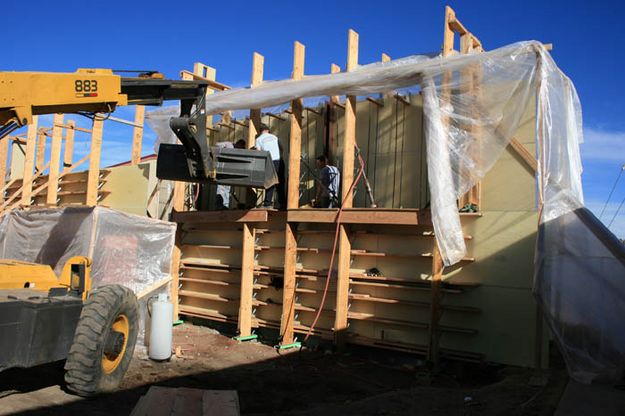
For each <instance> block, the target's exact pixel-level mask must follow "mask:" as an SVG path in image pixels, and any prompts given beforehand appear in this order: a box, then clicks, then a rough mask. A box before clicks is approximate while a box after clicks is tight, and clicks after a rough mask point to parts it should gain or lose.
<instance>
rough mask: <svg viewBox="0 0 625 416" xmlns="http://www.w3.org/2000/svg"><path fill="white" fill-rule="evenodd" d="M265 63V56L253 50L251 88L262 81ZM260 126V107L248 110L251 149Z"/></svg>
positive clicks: (248, 133) (248, 143)
mask: <svg viewBox="0 0 625 416" xmlns="http://www.w3.org/2000/svg"><path fill="white" fill-rule="evenodd" d="M264 65H265V58H264V57H263V56H262V55H261V54H259V53H257V52H254V57H253V62H252V84H251V86H252V88H253V87H254V86H256V85H259V84H261V83H262V82H263V70H264ZM259 126H260V109H259V108H257V109H252V110H250V123H249V127H248V130H247V148H248V149H253V148H254V146H256V134H258V131H259Z"/></svg>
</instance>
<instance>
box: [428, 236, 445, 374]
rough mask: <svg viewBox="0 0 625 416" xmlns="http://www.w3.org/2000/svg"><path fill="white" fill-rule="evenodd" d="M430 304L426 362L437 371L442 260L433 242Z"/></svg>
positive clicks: (436, 245)
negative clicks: (431, 364)
mask: <svg viewBox="0 0 625 416" xmlns="http://www.w3.org/2000/svg"><path fill="white" fill-rule="evenodd" d="M432 254H433V258H432V282H431V284H432V303H431V304H430V326H429V328H428V330H429V331H428V332H429V345H428V360H429V361H430V362H431V363H433V364H434V369H435V370H437V367H438V359H439V341H440V329H439V322H440V319H441V298H442V291H441V289H442V287H441V286H442V282H443V259H442V258H441V253H440V251H439V250H438V244H437V243H436V240H434V248H433V251H432Z"/></svg>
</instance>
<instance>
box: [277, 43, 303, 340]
mask: <svg viewBox="0 0 625 416" xmlns="http://www.w3.org/2000/svg"><path fill="white" fill-rule="evenodd" d="M304 54H305V48H304V45H302V44H301V43H299V42H295V45H294V50H293V73H292V75H291V78H292V79H294V80H298V79H302V78H303V77H304ZM302 108H303V101H302V99H301V98H297V99H295V100H293V101H292V102H291V114H290V115H289V119H290V122H291V131H290V134H289V164H288V169H289V174H288V182H287V184H288V186H287V208H288V209H297V208H299V180H300V179H299V175H300V156H301V153H302ZM296 231H297V225H296V224H288V223H287V224H286V227H285V244H284V247H285V248H284V288H283V290H282V294H283V296H282V317H281V320H280V334H281V336H282V339H281V342H282V344H283V345H289V344H292V343H293V341H294V338H293V326H294V320H295V286H296V283H297V282H296V274H295V273H296V268H297V239H296Z"/></svg>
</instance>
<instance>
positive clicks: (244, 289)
mask: <svg viewBox="0 0 625 416" xmlns="http://www.w3.org/2000/svg"><path fill="white" fill-rule="evenodd" d="M254 241H255V230H254V228H253V226H252V225H250V224H243V241H242V244H241V252H242V258H241V292H240V297H239V299H240V303H239V321H238V326H239V336H241V337H248V336H250V335H252V301H253V297H254V256H255V253H254Z"/></svg>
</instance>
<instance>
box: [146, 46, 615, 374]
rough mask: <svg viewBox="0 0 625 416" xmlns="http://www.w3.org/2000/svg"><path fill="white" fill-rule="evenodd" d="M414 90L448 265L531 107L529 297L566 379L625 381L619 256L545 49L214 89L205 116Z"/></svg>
mask: <svg viewBox="0 0 625 416" xmlns="http://www.w3.org/2000/svg"><path fill="white" fill-rule="evenodd" d="M476 75H477V76H476ZM412 86H421V88H422V90H423V95H424V116H425V126H426V142H427V163H428V172H429V175H428V180H429V186H430V193H431V208H432V222H433V224H434V229H435V234H436V236H437V242H438V245H439V249H440V252H441V256H442V258H443V261H444V263H445V265H447V266H449V265H452V264H455V263H457V262H458V261H460V260H461V259H462V257H463V256H464V255H465V252H466V247H465V242H464V238H463V234H462V228H461V223H460V218H459V215H458V207H457V199H458V198H459V197H460V196H462V195H463V194H465V193H466V192H467V191H468V190H469V189H470V188H471V187H472V186H473V185H475V184H476V183H478V182H479V181H480V180H481V179H482V178H484V176H485V174H486V173H487V172H488V171H489V170H490V169H491V168H492V166H493V165H494V163H495V162H496V161H497V159H498V158H499V157H500V155H501V153H502V152H503V150H504V149H505V148H506V146H507V145H508V144H509V143H510V141H511V139H512V137H513V134H514V133H515V131H516V130H517V128H518V126H519V122H520V120H521V117H522V115H523V113H524V112H525V111H526V109H527V108H528V105H529V104H530V103H531V100H536V104H537V125H536V137H537V146H538V154H539V158H538V162H539V169H538V172H537V180H538V189H539V200H540V201H541V215H540V226H539V227H538V238H537V241H538V243H537V250H536V256H535V281H534V292H535V294H536V296H537V298H538V301H539V303H540V305H541V307H542V309H543V311H544V312H545V317H546V319H547V322H548V323H549V325H550V328H551V329H552V331H553V333H554V336H555V337H556V339H557V340H558V342H559V344H560V346H561V349H562V351H563V354H564V356H565V359H566V362H567V365H568V367H569V372H570V373H571V375H572V376H573V377H575V378H576V379H577V380H579V381H582V382H588V381H590V380H593V379H598V378H604V379H614V378H617V377H619V376H622V374H623V370H624V367H625V331H622V330H621V325H620V317H622V316H625V302H623V301H622V299H623V298H624V296H625V280H624V279H625V250H623V249H622V245H621V247H619V246H618V245H615V244H614V237H613V236H611V234H610V233H609V231H607V230H606V229H604V228H602V227H601V226H600V224H599V225H597V224H596V220H595V219H594V217H593V216H592V214H590V213H589V212H588V211H587V210H585V208H584V205H583V196H582V186H581V172H582V166H581V159H580V155H579V144H580V142H581V141H582V117H581V106H580V103H579V99H578V97H577V93H576V91H575V88H574V86H573V84H572V83H571V82H570V80H569V79H568V78H567V77H566V76H565V75H564V74H563V73H562V72H561V71H560V70H559V68H558V67H557V66H556V64H555V62H554V61H553V59H552V58H551V56H550V55H549V54H548V53H547V52H546V50H545V49H544V47H543V45H542V44H541V43H539V42H520V43H516V44H512V45H509V46H506V47H503V48H499V49H496V50H493V51H490V52H485V53H479V54H469V55H455V56H452V57H446V58H443V57H440V56H437V57H430V56H413V57H408V58H404V59H398V60H394V61H390V62H387V63H375V64H370V65H365V66H361V67H359V68H357V69H356V70H354V71H351V72H347V73H339V74H331V75H318V76H307V77H305V78H304V79H303V80H299V81H294V80H285V81H275V82H265V83H263V84H261V85H259V86H255V87H254V88H242V89H235V90H229V91H225V92H221V93H216V94H213V95H211V96H209V97H207V99H206V110H207V113H208V114H216V113H220V112H224V111H230V110H241V109H250V108H266V107H271V106H276V105H279V104H283V103H287V102H289V101H291V100H293V99H295V98H300V97H301V98H306V97H318V96H331V95H357V96H363V95H369V94H376V93H384V92H389V91H393V90H397V89H401V88H408V87H412ZM157 111H159V114H158V115H159V117H155V118H154V124H155V125H157V126H156V129H155V130H156V131H157V132H161V131H166V130H167V126H166V125H164V124H163V123H165V122H166V118H164V117H162V116H163V115H165V114H171V115H173V114H175V111H176V110H175V109H170V110H166V109H165V110H157ZM155 115H156V114H155ZM148 118H150V116H149V115H148ZM151 125H152V124H151ZM168 134H169V133H168ZM159 140H161V141H165V140H166V139H165V137H159ZM582 218H583V219H584V220H583V221H582ZM589 218H590V219H589ZM593 224H594V225H593ZM571 240H573V241H571ZM586 245H588V247H586ZM591 245H592V247H590V246H591ZM594 311H596V313H594Z"/></svg>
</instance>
